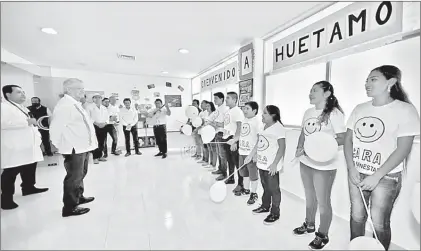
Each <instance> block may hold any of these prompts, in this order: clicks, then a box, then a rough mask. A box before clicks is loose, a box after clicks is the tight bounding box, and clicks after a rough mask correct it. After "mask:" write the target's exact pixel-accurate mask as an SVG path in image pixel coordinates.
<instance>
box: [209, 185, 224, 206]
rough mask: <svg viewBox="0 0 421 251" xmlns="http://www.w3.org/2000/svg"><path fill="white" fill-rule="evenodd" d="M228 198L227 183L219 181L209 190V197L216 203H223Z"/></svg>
mask: <svg viewBox="0 0 421 251" xmlns="http://www.w3.org/2000/svg"><path fill="white" fill-rule="evenodd" d="M226 196H227V185H226V184H225V182H224V181H223V180H222V181H217V182H216V183H215V184H213V185H212V186H211V188H210V190H209V197H210V198H211V200H212V201H213V202H215V203H221V202H223V201H224V200H225V197H226Z"/></svg>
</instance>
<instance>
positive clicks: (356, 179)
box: [348, 167, 361, 186]
mask: <svg viewBox="0 0 421 251" xmlns="http://www.w3.org/2000/svg"><path fill="white" fill-rule="evenodd" d="M348 179H349V180H350V181H351V183H352V184H354V185H356V186H358V184H359V183H360V182H361V176H360V173H359V172H358V170H357V169H355V167H351V168H350V169H348Z"/></svg>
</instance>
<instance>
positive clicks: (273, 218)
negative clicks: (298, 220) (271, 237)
mask: <svg viewBox="0 0 421 251" xmlns="http://www.w3.org/2000/svg"><path fill="white" fill-rule="evenodd" d="M277 220H279V215H274V214H269V215H268V217H266V219H264V220H263V224H265V225H271V224H273V223H275V222H276V221H277Z"/></svg>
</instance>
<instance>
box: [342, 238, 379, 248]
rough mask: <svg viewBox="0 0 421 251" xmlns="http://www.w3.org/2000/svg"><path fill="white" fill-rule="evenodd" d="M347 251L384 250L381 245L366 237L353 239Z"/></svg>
mask: <svg viewBox="0 0 421 251" xmlns="http://www.w3.org/2000/svg"><path fill="white" fill-rule="evenodd" d="M348 250H385V249H384V247H383V245H382V244H381V243H380V242H379V241H378V240H376V239H374V238H372V237H368V236H360V237H357V238H355V239H353V240H352V241H351V242H350V243H349V245H348Z"/></svg>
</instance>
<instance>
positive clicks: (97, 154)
mask: <svg viewBox="0 0 421 251" xmlns="http://www.w3.org/2000/svg"><path fill="white" fill-rule="evenodd" d="M94 127H95V134H96V138H97V140H98V148H97V149H95V150H94V151H93V152H92V154H93V157H94V159H99V158H101V157H102V153H103V152H104V145H105V140H106V139H107V129H106V126H105V127H103V128H99V127H98V126H96V125H94Z"/></svg>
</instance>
